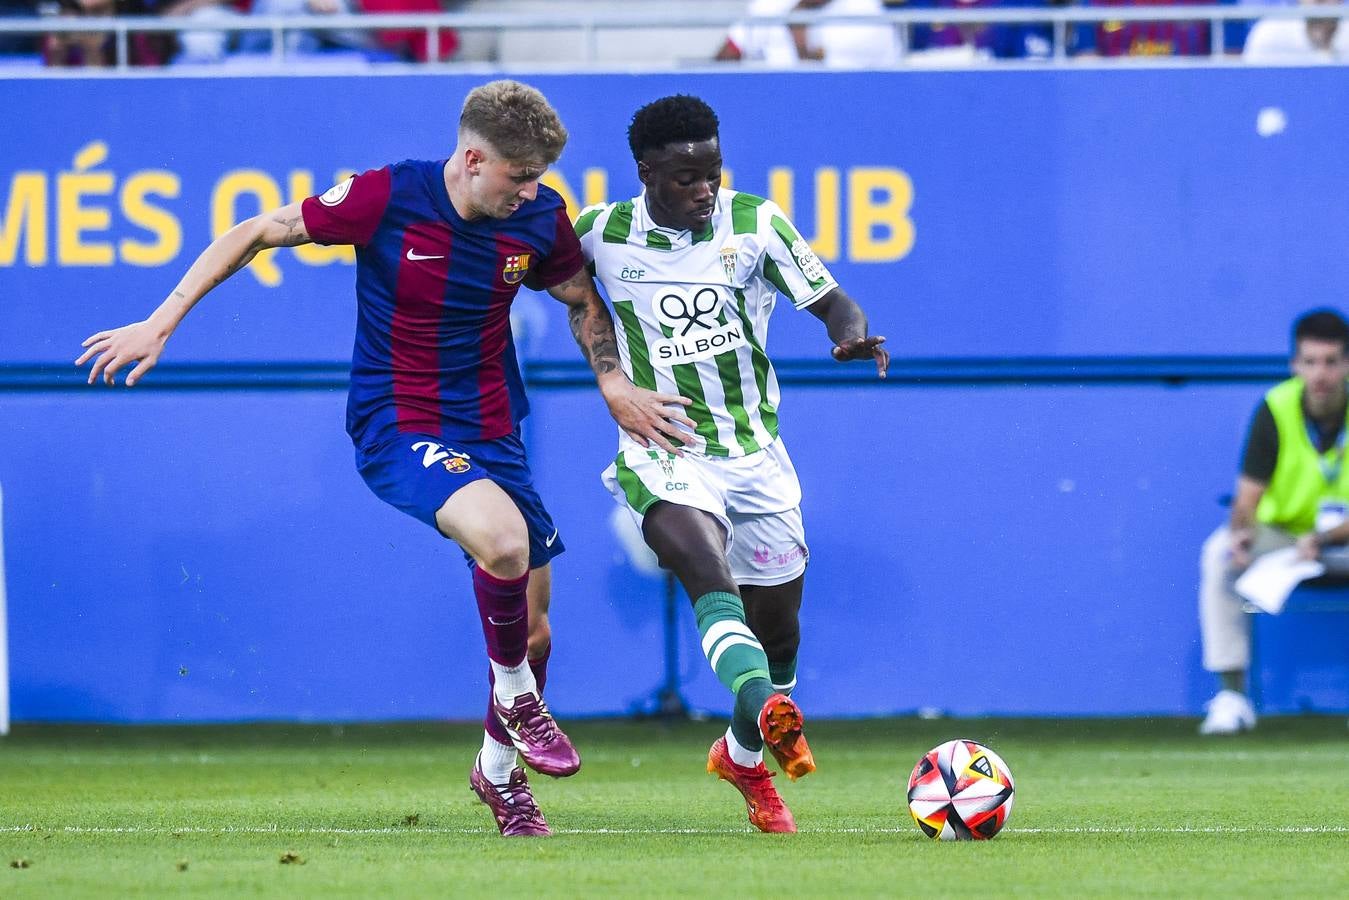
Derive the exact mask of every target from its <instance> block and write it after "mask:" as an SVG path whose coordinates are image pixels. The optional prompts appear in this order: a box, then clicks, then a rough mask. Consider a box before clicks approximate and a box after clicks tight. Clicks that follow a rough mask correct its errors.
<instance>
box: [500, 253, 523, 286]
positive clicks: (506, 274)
mask: <svg viewBox="0 0 1349 900" xmlns="http://www.w3.org/2000/svg"><path fill="white" fill-rule="evenodd" d="M529 256H530V254H528V253H517V254H515V255H513V256H508V257H506V265H505V267H504V268H503V269H502V270H501V278H502V280H503V281H505V282H506V283H507V284H519V283H520V282H522V281H524V280H525V276H526V275H528V274H529Z"/></svg>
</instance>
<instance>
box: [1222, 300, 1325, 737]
mask: <svg viewBox="0 0 1349 900" xmlns="http://www.w3.org/2000/svg"><path fill="white" fill-rule="evenodd" d="M1291 369H1292V375H1293V377H1291V378H1289V379H1288V380H1286V381H1284V382H1281V383H1280V384H1278V385H1275V386H1274V387H1273V388H1271V389H1270V390H1269V391H1267V392H1266V393H1265V397H1264V399H1263V400H1262V401H1261V402H1260V404H1259V405H1258V406H1257V407H1256V409H1255V415H1254V416H1253V417H1252V419H1251V424H1250V428H1249V430H1248V432H1247V435H1246V449H1245V451H1244V453H1243V455H1242V461H1241V473H1240V475H1239V476H1238V477H1237V488H1236V495H1235V497H1234V499H1233V500H1232V509H1231V512H1230V513H1229V514H1228V519H1227V523H1226V524H1224V525H1222V526H1221V527H1219V528H1218V530H1217V531H1215V532H1213V534H1212V535H1210V536H1209V539H1208V540H1207V541H1205V542H1204V549H1203V551H1202V552H1201V554H1200V561H1199V573H1200V574H1199V626H1200V629H1199V630H1200V639H1201V641H1202V643H1203V651H1204V668H1205V669H1207V670H1208V671H1210V672H1213V673H1214V674H1215V675H1217V676H1218V683H1219V684H1218V686H1219V690H1218V693H1217V694H1216V695H1215V696H1214V697H1213V699H1212V700H1210V701H1209V704H1208V716H1207V717H1206V718H1205V719H1204V723H1203V725H1201V726H1200V728H1199V731H1200V733H1201V734H1235V733H1236V732H1239V731H1249V730H1250V729H1252V728H1254V727H1255V709H1254V708H1253V707H1252V706H1251V701H1250V700H1248V699H1247V696H1246V676H1247V670H1248V669H1249V668H1250V664H1251V626H1250V622H1249V621H1248V617H1247V616H1246V614H1245V613H1243V612H1242V608H1241V600H1240V598H1238V597H1237V595H1236V593H1235V592H1234V590H1233V581H1234V579H1235V578H1236V576H1237V575H1239V574H1240V573H1241V572H1242V571H1243V570H1245V569H1246V567H1247V566H1249V565H1250V564H1251V562H1252V561H1253V560H1255V559H1256V558H1258V557H1260V556H1263V555H1264V554H1266V553H1269V552H1271V551H1274V550H1279V549H1282V548H1285V547H1297V548H1298V552H1299V554H1300V555H1301V556H1302V557H1304V558H1306V559H1320V560H1321V561H1322V562H1323V563H1325V565H1326V570H1327V571H1328V572H1334V573H1335V574H1336V575H1344V574H1349V554H1347V553H1346V548H1345V544H1346V542H1349V514H1347V513H1349V465H1347V464H1346V463H1347V462H1349V461H1347V460H1346V459H1345V440H1346V432H1347V431H1349V426H1347V424H1346V412H1347V410H1349V322H1345V320H1344V317H1343V316H1341V315H1340V314H1339V313H1338V312H1335V311H1333V310H1325V309H1322V310H1314V311H1312V312H1309V313H1307V314H1306V315H1303V316H1301V317H1299V318H1298V320H1297V321H1296V322H1295V323H1293V358H1292V362H1291Z"/></svg>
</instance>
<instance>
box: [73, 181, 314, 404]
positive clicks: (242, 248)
mask: <svg viewBox="0 0 1349 900" xmlns="http://www.w3.org/2000/svg"><path fill="white" fill-rule="evenodd" d="M309 241H310V237H309V232H308V231H307V230H306V229H305V227H304V216H303V214H302V213H301V212H300V204H299V203H292V204H290V205H289V206H283V207H281V208H280V209H278V210H276V211H274V212H270V213H263V214H262V215H260V216H254V217H253V218H251V219H247V220H245V221H243V222H240V223H239V224H238V225H235V226H234V227H233V228H231V229H230V230H229V231H227V232H225V233H224V234H222V235H221V236H220V237H218V238H216V239H215V240H214V241H212V242H211V243H210V245H208V246H207V248H206V249H205V250H203V251H202V252H201V255H200V256H198V257H197V260H196V262H194V263H192V266H191V267H190V268H189V269H188V270H187V274H186V275H184V276H183V279H182V280H181V281H179V282H178V286H177V287H176V288H174V289H173V293H171V294H170V295H169V296H168V299H166V300H165V301H164V302H163V303H161V304H159V308H158V309H156V310H155V311H154V312H153V313H151V314H150V317H149V318H148V319H146V320H144V321H143V322H133V323H132V324H130V325H123V326H122V327H121V328H114V329H112V330H111V331H100V332H98V333H97V334H92V335H90V336H89V337H87V338H85V340H84V343H83V344H82V345H81V346H83V347H84V348H85V349H84V352H83V353H81V354H80V358H79V359H77V360H75V365H77V366H82V365H84V364H85V363H86V362H88V361H89V360H91V359H92V360H94V364H93V366H91V367H90V369H89V383H90V384H93V383H94V382H95V381H96V380H98V379H99V378H100V377H101V378H102V379H103V380H104V382H106V383H107V384H113V383H115V380H116V375H117V372H118V371H119V370H121V369H122V368H124V367H126V366H128V365H130V364H131V363H133V362H134V363H135V364H136V365H135V367H134V368H132V370H131V371H130V372H128V373H127V376H126V386H127V387H131V386H132V385H134V384H135V383H136V382H137V381H139V380H140V379H141V376H143V375H144V374H145V373H146V372H148V371H150V370H151V369H152V368H154V366H155V363H157V362H159V355H160V354H161V353H163V352H164V344H165V343H166V342H167V341H168V339H169V336H170V335H171V334H173V332H174V329H176V328H177V327H178V323H179V322H181V321H182V320H183V317H184V316H186V315H187V314H188V312H189V311H190V310H191V309H192V307H194V306H196V305H197V301H198V300H200V299H201V298H202V297H204V296H206V294H207V293H208V292H209V291H210V290H211V289H212V288H213V287H215V286H216V285H218V284H220V283H221V282H222V281H224V280H225V279H226V278H229V277H230V276H231V275H233V274H234V273H235V272H237V271H239V270H240V269H242V268H243V267H244V266H246V265H248V263H249V261H250V260H251V259H252V258H253V257H254V256H256V255H257V254H258V252H259V251H261V250H267V249H269V248H271V247H295V246H298V245H300V244H307V243H309Z"/></svg>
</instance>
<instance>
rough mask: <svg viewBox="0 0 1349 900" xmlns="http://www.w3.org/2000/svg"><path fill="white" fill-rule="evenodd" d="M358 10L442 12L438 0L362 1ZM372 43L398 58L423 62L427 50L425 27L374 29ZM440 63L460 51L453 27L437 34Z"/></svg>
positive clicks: (425, 59)
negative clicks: (375, 30) (373, 41)
mask: <svg viewBox="0 0 1349 900" xmlns="http://www.w3.org/2000/svg"><path fill="white" fill-rule="evenodd" d="M361 9H363V10H364V11H365V12H368V13H375V14H380V13H423V12H424V13H438V12H441V11H442V9H443V8H442V7H441V5H440V0H361ZM375 42H376V43H377V44H378V45H379V46H381V47H383V48H384V49H386V50H388V51H390V52H392V53H394V54H396V55H397V56H398V57H399V58H401V59H406V60H414V61H416V62H426V61H427V59H428V58H429V53H430V49H429V48H428V47H427V45H426V44H427V41H426V29H425V28H390V29H387V30H384V31H377V32H375ZM439 43H440V56H439V59H440V61H441V62H444V61H446V60H448V59H452V58H453V57H454V54H455V53H457V52H458V51H459V35H458V34H456V33H455V32H454V29H452V28H442V29H440V36H439Z"/></svg>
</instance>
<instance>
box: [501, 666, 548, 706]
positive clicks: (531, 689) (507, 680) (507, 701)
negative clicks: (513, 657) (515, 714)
mask: <svg viewBox="0 0 1349 900" xmlns="http://www.w3.org/2000/svg"><path fill="white" fill-rule="evenodd" d="M492 673H493V674H494V675H496V688H495V689H494V693H495V694H496V698H497V702H498V703H500V704H502V705H503V706H510V705H511V704H512V703H514V702H515V698H516V697H518V696H520V695H521V694H533V693H537V692H538V687H537V686H536V685H535V684H534V670H533V669H531V668H530V667H529V660H528V659H522V660H520V664H519V665H518V666H503V665H502V664H501V663H499V662H497V661H496V660H492Z"/></svg>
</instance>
